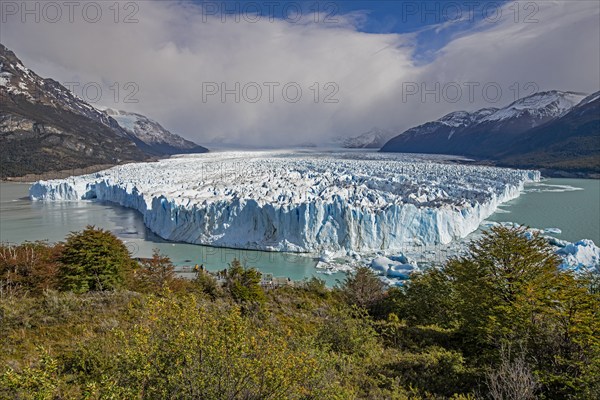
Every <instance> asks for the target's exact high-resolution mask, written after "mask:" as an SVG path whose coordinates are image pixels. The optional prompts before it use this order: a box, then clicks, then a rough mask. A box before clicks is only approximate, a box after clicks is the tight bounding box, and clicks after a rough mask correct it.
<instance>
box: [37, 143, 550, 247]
mask: <svg viewBox="0 0 600 400" xmlns="http://www.w3.org/2000/svg"><path fill="white" fill-rule="evenodd" d="M539 179H540V174H539V172H537V171H526V170H513V169H504V168H494V167H486V166H473V165H461V164H458V163H454V162H450V161H449V160H448V159H447V158H445V157H443V156H420V155H407V154H386V153H372V152H348V153H336V152H316V151H310V152H308V151H291V150H290V151H263V152H218V153H207V154H197V155H186V156H179V157H174V158H170V159H167V160H161V161H158V162H152V163H134V164H125V165H121V166H117V167H114V168H111V169H108V170H105V171H101V172H98V173H94V174H90V175H83V176H77V177H71V178H67V179H58V180H50V181H39V182H36V183H35V184H33V185H32V186H31V188H30V191H29V193H30V197H31V199H33V200H40V201H81V200H91V199H98V200H104V201H109V202H113V203H116V204H119V205H122V206H125V207H130V208H133V209H136V210H138V211H139V212H140V213H141V214H142V215H143V216H144V222H145V224H146V226H147V227H148V228H149V229H150V230H152V231H153V232H155V233H156V234H158V235H159V236H161V237H162V238H164V239H168V240H173V241H181V242H187V243H194V244H205V245H212V246H223V247H233V248H241V249H256V250H272V251H291V252H320V251H328V252H334V253H337V254H346V253H348V252H372V251H379V250H385V251H395V250H398V251H401V250H402V249H403V248H404V247H405V246H409V245H410V246H412V245H435V244H446V243H449V242H451V241H453V240H455V239H459V238H463V237H465V236H466V235H468V234H469V233H471V232H473V231H475V230H476V229H477V228H478V226H479V224H480V223H481V222H482V221H483V220H484V219H485V218H487V217H488V216H490V215H491V214H492V213H493V212H494V211H495V210H496V207H497V206H498V205H499V204H501V203H503V202H506V201H508V200H511V199H514V198H516V197H518V196H519V194H520V192H521V191H522V189H523V186H524V184H525V183H527V182H531V181H538V180H539Z"/></svg>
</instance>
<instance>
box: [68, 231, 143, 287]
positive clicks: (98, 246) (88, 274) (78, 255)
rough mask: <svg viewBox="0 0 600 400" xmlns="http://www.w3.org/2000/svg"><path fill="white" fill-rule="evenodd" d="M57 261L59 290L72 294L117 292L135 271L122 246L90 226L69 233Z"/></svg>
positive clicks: (106, 232) (114, 239) (117, 241)
mask: <svg viewBox="0 0 600 400" xmlns="http://www.w3.org/2000/svg"><path fill="white" fill-rule="evenodd" d="M59 260H60V262H61V269H60V285H61V288H62V289H63V290H69V291H73V292H75V293H83V292H87V291H89V290H114V289H117V288H119V287H121V286H122V285H123V283H124V281H125V279H126V278H127V275H128V274H129V273H130V272H131V271H132V269H133V268H134V267H135V261H134V260H132V259H131V255H130V254H129V251H128V250H127V248H126V247H125V245H124V244H123V242H121V241H120V240H119V239H118V238H117V237H116V236H115V235H113V234H112V233H111V232H109V231H105V230H103V229H96V228H94V227H93V226H88V227H87V228H86V229H85V230H83V231H82V232H74V233H71V234H70V235H69V236H68V237H67V241H66V243H65V245H64V248H63V251H62V254H61V256H60V259H59Z"/></svg>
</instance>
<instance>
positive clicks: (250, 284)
mask: <svg viewBox="0 0 600 400" xmlns="http://www.w3.org/2000/svg"><path fill="white" fill-rule="evenodd" d="M260 280H261V273H260V272H259V271H258V270H257V269H256V268H244V267H243V266H242V263H240V261H239V260H238V259H234V260H233V261H232V262H231V263H230V264H229V268H228V269H227V278H226V282H225V287H226V288H227V289H228V291H229V293H230V294H231V297H233V299H234V300H235V301H236V302H238V303H243V302H259V303H260V302H263V301H264V300H265V292H264V291H263V289H262V287H261V286H260Z"/></svg>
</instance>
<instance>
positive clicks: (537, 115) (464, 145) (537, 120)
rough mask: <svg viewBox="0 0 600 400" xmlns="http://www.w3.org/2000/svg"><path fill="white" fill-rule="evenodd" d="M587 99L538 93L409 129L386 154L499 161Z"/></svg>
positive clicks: (579, 95)
mask: <svg viewBox="0 0 600 400" xmlns="http://www.w3.org/2000/svg"><path fill="white" fill-rule="evenodd" d="M584 98H585V95H584V94H582V93H575V92H562V91H558V90H552V91H547V92H539V93H535V94H533V95H531V96H527V97H524V98H522V99H519V100H517V101H515V102H513V103H511V104H509V105H507V106H506V107H503V108H484V109H480V110H477V111H474V112H467V111H458V112H453V113H450V114H448V115H445V116H443V117H442V118H440V119H438V120H436V121H431V122H427V123H425V124H423V125H419V126H417V127H414V128H411V129H408V130H407V131H405V132H403V133H402V134H400V135H398V136H396V137H395V138H393V139H391V140H390V141H389V142H387V143H386V144H385V145H384V146H383V147H382V149H381V151H384V152H390V151H391V152H415V153H437V154H456V155H463V156H469V157H475V158H487V159H498V158H499V157H500V156H502V155H505V154H508V153H510V152H514V151H516V150H518V149H516V148H515V146H516V145H517V143H521V142H522V140H523V138H526V137H527V134H526V133H527V132H528V131H530V130H532V129H535V128H538V127H541V126H544V125H546V124H548V123H550V122H551V121H556V120H558V119H560V118H562V117H564V116H566V115H567V114H569V112H570V111H571V110H573V109H574V108H575V106H576V105H577V104H579V103H580V102H582V101H583V100H584Z"/></svg>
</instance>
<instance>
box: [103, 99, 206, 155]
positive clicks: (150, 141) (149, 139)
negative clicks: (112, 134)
mask: <svg viewBox="0 0 600 400" xmlns="http://www.w3.org/2000/svg"><path fill="white" fill-rule="evenodd" d="M102 111H103V112H104V113H105V114H106V115H108V116H109V117H111V118H113V119H115V120H116V121H117V123H118V124H119V126H121V128H123V129H124V130H125V131H127V133H128V134H129V136H130V137H131V138H132V140H133V141H134V142H136V144H138V146H139V147H141V148H142V149H144V150H145V151H146V152H149V153H155V154H157V155H169V154H191V153H205V152H207V151H208V149H206V148H205V147H202V146H199V145H197V144H196V143H194V142H191V141H189V140H186V139H184V138H182V137H181V136H179V135H175V134H173V133H171V132H169V131H168V130H166V129H165V128H163V127H162V125H160V124H159V123H158V122H156V121H154V120H152V119H150V118H148V117H146V116H144V115H141V114H136V113H131V112H127V111H121V110H115V109H112V108H106V109H103V110H102Z"/></svg>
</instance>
